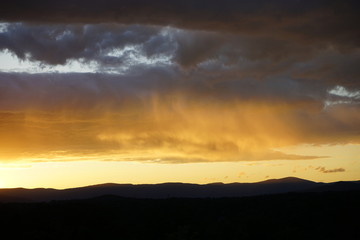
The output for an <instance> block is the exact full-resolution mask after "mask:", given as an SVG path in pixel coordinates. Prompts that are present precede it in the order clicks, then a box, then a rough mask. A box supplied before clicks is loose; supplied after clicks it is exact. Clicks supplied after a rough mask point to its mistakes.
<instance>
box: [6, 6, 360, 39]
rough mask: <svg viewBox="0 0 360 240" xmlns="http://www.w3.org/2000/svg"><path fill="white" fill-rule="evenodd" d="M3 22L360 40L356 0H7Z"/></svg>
mask: <svg viewBox="0 0 360 240" xmlns="http://www.w3.org/2000/svg"><path fill="white" fill-rule="evenodd" d="M1 6H2V7H1V10H0V16H1V17H0V19H1V20H3V21H33V22H58V23H62V22H67V23H101V22H118V23H125V24H134V23H135V24H155V25H172V26H177V27H181V28H189V29H198V30H199V29H200V30H212V31H214V30H215V31H228V32H237V33H239V32H241V33H246V34H250V35H263V36H264V35H272V36H273V35H276V36H278V37H279V38H287V39H288V38H299V39H302V40H304V41H311V42H314V41H326V42H339V41H340V42H346V44H350V45H358V44H359V39H360V38H359V31H357V29H358V23H359V14H358V10H359V2H358V1H356V0H275V1H271V2H269V1H267V0H252V1H244V0H224V1H221V2H219V1H217V0H197V1H192V0H153V1H147V0H122V1H116V0H101V1H100V0H62V1H53V0H38V1H26V0H11V1H10V0H6V1H2V4H1Z"/></svg>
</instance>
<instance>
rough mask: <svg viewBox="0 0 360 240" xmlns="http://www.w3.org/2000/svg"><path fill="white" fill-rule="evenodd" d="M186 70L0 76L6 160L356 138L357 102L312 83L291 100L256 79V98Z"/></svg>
mask: <svg viewBox="0 0 360 240" xmlns="http://www.w3.org/2000/svg"><path fill="white" fill-rule="evenodd" d="M139 70H140V69H139ZM183 74H184V73H183V72H182V71H179V70H177V69H173V70H172V71H170V72H169V69H168V68H167V67H164V68H163V69H161V68H157V69H147V68H144V69H142V72H141V71H138V72H137V73H136V74H133V75H131V74H126V75H112V74H108V75H105V74H74V73H73V74H71V73H68V74H60V73H59V74H54V73H51V74H50V73H49V74H25V73H1V74H0V86H1V88H0V89H1V94H0V96H1V102H0V130H1V135H0V143H1V146H2V150H1V154H2V157H1V158H2V159H24V158H27V159H35V160H41V159H48V160H49V159H54V160H55V159H59V157H60V156H67V157H66V158H65V159H64V158H61V157H60V159H62V160H66V159H76V157H81V156H87V158H92V157H98V158H99V159H113V160H120V161H124V160H137V161H149V160H151V161H157V162H163V163H186V162H219V161H220V162H223V161H246V160H274V159H287V160H300V159H302V160H303V159H315V158H319V157H321V156H300V155H291V154H286V153H283V152H279V151H275V150H273V149H276V148H281V147H285V146H290V145H296V144H306V143H307V144H330V143H332V144H346V143H359V136H358V134H357V133H358V132H359V124H358V122H359V121H360V112H359V111H358V106H357V105H351V104H350V105H349V104H345V105H343V104H338V105H334V106H331V107H329V108H327V109H326V110H324V109H323V107H322V103H321V101H322V99H321V98H319V99H316V98H314V99H309V98H308V91H307V90H306V88H304V90H303V91H302V94H304V95H302V94H299V95H298V96H297V97H295V98H294V96H292V95H294V94H295V93H297V91H298V90H296V89H294V92H293V93H291V91H292V90H291V88H289V89H287V91H285V90H284V91H277V88H275V89H274V90H271V88H269V89H268V90H267V92H266V91H264V90H262V89H263V88H264V87H266V85H265V86H263V82H256V81H255V82H251V84H252V85H251V86H252V87H251V88H250V89H251V92H252V93H253V94H249V93H248V92H249V91H248V90H246V91H245V90H244V89H243V88H242V87H238V88H236V84H235V82H234V81H233V80H230V81H229V82H227V81H225V80H223V81H221V82H219V83H218V85H217V84H215V83H212V85H209V83H208V82H206V81H205V80H204V79H201V78H199V76H198V75H195V76H192V77H191V78H190V79H186V80H184V75H183ZM185 75H186V74H185ZM188 78H189V77H188ZM283 81H284V82H283V83H282V84H281V86H286V81H285V80H283ZM289 81H290V82H291V81H292V80H289ZM236 83H237V84H239V86H242V84H245V85H244V86H246V84H249V83H247V82H246V81H245V82H242V81H241V80H238V81H236ZM227 84H229V85H227ZM234 84H235V85H234ZM273 84H274V83H273ZM273 84H270V85H273ZM262 91H264V92H265V93H267V95H266V94H265V97H264V94H259V92H262ZM281 92H282V96H281V95H280V94H281ZM324 96H326V95H324Z"/></svg>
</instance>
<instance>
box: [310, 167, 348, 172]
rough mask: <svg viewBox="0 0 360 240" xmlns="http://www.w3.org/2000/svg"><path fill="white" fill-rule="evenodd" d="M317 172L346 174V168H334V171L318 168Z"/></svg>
mask: <svg viewBox="0 0 360 240" xmlns="http://www.w3.org/2000/svg"><path fill="white" fill-rule="evenodd" d="M315 170H318V171H319V172H322V173H338V172H345V169H344V168H334V169H326V168H325V167H317V168H315Z"/></svg>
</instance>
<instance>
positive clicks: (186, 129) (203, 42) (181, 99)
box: [0, 0, 360, 189]
mask: <svg viewBox="0 0 360 240" xmlns="http://www.w3.org/2000/svg"><path fill="white" fill-rule="evenodd" d="M359 10H360V3H359V2H358V1H356V0H341V1H340V0H326V1H325V0H312V1H310V0H286V1H285V0H274V1H266V0H252V1H247V0H222V1H216V0H197V1H194V0H153V1H151V2H150V1H147V0H123V1H115V0H101V1H100V0H86V1H85V0H63V1H57V0H38V1H26V0H11V1H10V0H5V1H2V3H1V8H0V188H12V187H26V188H37V187H46V188H60V189H63V188H69V187H78V186H85V185H91V184H99V183H106V182H115V183H133V184H147V183H163V182H187V183H199V184H205V183H211V182H224V183H230V182H257V181H264V180H266V179H271V178H282V177H288V176H295V177H299V178H305V179H309V180H312V181H322V182H333V181H351V180H360V145H359V144H360V80H359V78H360V68H359V63H360V31H359V30H358V26H359V23H360V19H359V18H360V16H359V14H358V12H359Z"/></svg>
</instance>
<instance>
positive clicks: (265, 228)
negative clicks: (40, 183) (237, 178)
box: [0, 191, 360, 240]
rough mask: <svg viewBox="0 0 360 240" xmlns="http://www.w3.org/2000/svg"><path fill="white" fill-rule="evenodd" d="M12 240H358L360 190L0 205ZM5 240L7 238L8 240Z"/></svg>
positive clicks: (4, 230) (3, 224)
mask: <svg viewBox="0 0 360 240" xmlns="http://www.w3.org/2000/svg"><path fill="white" fill-rule="evenodd" d="M0 217H1V220H0V221H1V222H0V231H1V235H2V236H9V237H7V239H24V240H25V239H26V240H28V239H126V240H127V239H134V240H138V239H139V240H140V239H147V240H150V239H154V240H155V239H157V240H161V239H169V240H176V239H207V240H209V239H210V240H211V239H219V240H231V239H287V240H289V239H319V240H320V239H360V191H344V192H321V193H288V194H278V195H267V196H256V197H244V198H219V199H210V198H205V199H128V198H121V197H117V196H110V195H107V196H102V197H98V198H93V199H87V200H72V201H51V202H43V203H2V204H0ZM4 239H5V238H4Z"/></svg>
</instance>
